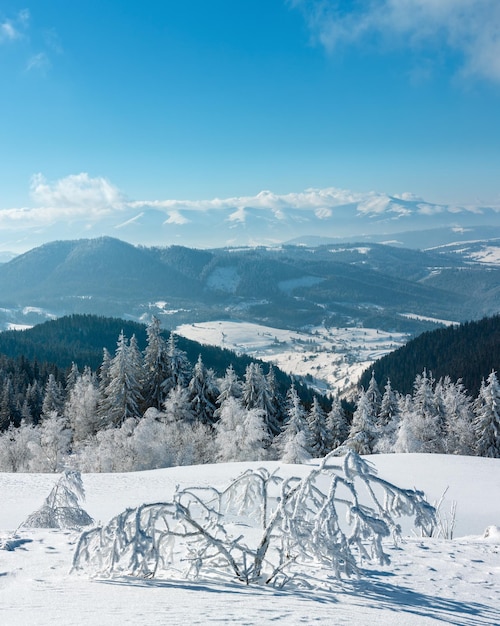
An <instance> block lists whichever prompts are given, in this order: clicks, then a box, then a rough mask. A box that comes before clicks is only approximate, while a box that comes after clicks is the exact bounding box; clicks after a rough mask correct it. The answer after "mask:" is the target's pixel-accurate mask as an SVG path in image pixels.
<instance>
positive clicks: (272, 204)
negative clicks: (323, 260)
mask: <svg viewBox="0 0 500 626" xmlns="http://www.w3.org/2000/svg"><path fill="white" fill-rule="evenodd" d="M30 193H31V199H32V203H33V206H31V207H22V208H4V209H0V234H1V235H2V237H0V247H2V248H5V249H7V250H17V251H19V250H20V251H25V250H26V249H29V248H32V247H34V246H36V245H41V244H42V243H45V242H47V241H52V240H54V239H79V238H81V237H99V236H104V235H105V236H119V237H121V238H125V239H126V240H128V241H130V242H131V243H136V244H144V245H170V244H172V243H174V242H181V243H182V244H183V245H191V246H193V245H194V246H200V247H204V246H206V245H207V242H209V243H210V245H211V246H221V245H254V244H255V245H257V244H259V245H267V244H269V243H277V242H279V241H286V240H291V239H292V238H294V237H297V236H299V235H304V234H309V235H323V236H328V235H329V234H330V235H332V236H335V237H338V236H344V235H349V236H350V237H352V236H358V235H360V236H363V235H366V234H367V233H369V232H372V233H375V232H383V233H389V232H402V231H405V230H414V229H415V228H417V227H418V228H420V229H422V228H430V227H438V226H442V225H444V224H448V225H453V226H467V225H468V222H470V221H471V219H475V218H474V215H477V216H478V217H479V218H481V217H482V216H483V211H486V215H485V219H490V218H491V217H493V221H494V220H496V219H497V218H496V215H497V214H498V213H500V206H492V207H488V208H487V209H483V208H482V207H480V206H473V207H469V206H448V205H441V204H433V203H430V202H427V201H425V200H423V199H421V198H418V197H416V196H414V195H413V194H406V193H405V194H400V195H394V196H391V195H388V194H384V193H378V192H368V193H359V192H355V191H350V190H346V189H338V188H336V187H329V188H325V189H315V188H313V189H305V190H304V191H300V192H296V193H295V192H294V193H286V194H277V193H274V192H272V191H261V192H260V193H258V194H256V195H253V196H233V197H228V198H212V199H205V200H185V199H181V200H177V199H166V200H155V199H152V200H131V199H129V198H127V197H126V196H125V194H124V193H123V192H122V191H121V190H120V189H119V188H118V187H117V186H115V185H114V184H113V183H112V182H110V181H109V180H107V179H106V178H103V177H92V176H90V175H89V174H88V173H86V172H82V173H80V174H72V175H70V176H66V177H64V178H61V179H59V180H56V181H48V180H47V179H46V178H45V177H44V176H43V175H42V174H36V175H34V176H33V177H32V179H31V186H30ZM486 216H488V217H486ZM476 221H477V220H476ZM481 223H482V221H481ZM375 229H377V230H376V231H375Z"/></svg>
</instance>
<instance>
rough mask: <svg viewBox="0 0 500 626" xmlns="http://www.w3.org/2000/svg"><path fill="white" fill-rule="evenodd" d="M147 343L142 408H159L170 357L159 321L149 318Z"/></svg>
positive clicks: (161, 402)
mask: <svg viewBox="0 0 500 626" xmlns="http://www.w3.org/2000/svg"><path fill="white" fill-rule="evenodd" d="M146 332H147V345H146V349H145V351H144V363H143V381H142V384H143V392H142V395H143V397H144V408H148V407H155V408H156V409H161V407H162V405H163V402H164V401H165V398H166V394H167V392H168V390H166V389H165V386H164V385H163V383H164V382H165V380H167V379H168V378H169V376H170V359H169V356H168V349H167V342H166V341H165V340H164V339H163V337H162V335H161V327H160V321H159V319H158V318H157V317H154V316H153V318H152V319H151V323H150V324H149V325H148V327H147V331H146Z"/></svg>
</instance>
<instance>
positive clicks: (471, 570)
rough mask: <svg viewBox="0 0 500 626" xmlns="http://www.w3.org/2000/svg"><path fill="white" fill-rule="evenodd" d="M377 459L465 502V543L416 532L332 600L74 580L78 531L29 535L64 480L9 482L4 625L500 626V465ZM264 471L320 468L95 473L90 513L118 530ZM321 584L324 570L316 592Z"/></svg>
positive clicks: (0, 560) (461, 527)
mask: <svg viewBox="0 0 500 626" xmlns="http://www.w3.org/2000/svg"><path fill="white" fill-rule="evenodd" d="M369 460H370V461H371V462H372V463H373V464H374V465H375V466H376V467H377V469H378V472H379V476H381V477H382V478H385V479H387V480H389V481H391V482H394V483H395V484H397V485H398V486H401V487H405V488H414V487H416V488H418V489H423V490H424V491H425V493H426V495H427V498H428V500H429V501H430V502H434V501H435V500H437V499H439V498H440V496H441V495H442V493H443V492H444V490H445V489H446V488H447V487H448V491H447V493H446V499H445V502H444V505H443V511H444V513H445V514H446V513H447V512H448V511H449V510H450V506H451V502H452V501H453V500H455V501H456V503H457V513H456V520H457V523H456V532H455V538H454V539H435V538H420V537H418V536H416V535H415V534H412V533H411V532H410V531H407V530H406V529H405V530H404V534H405V535H407V536H406V538H405V540H404V541H403V543H402V544H401V545H400V547H398V548H396V547H394V546H393V544H392V541H387V543H384V545H385V548H386V551H388V552H389V554H390V556H391V559H392V563H391V565H388V566H380V565H377V564H374V565H373V566H370V567H369V568H368V571H366V572H365V573H366V575H365V576H363V577H362V578H360V579H358V580H352V579H347V580H346V579H344V580H343V581H341V582H338V583H335V584H334V586H333V590H330V591H325V590H324V588H321V587H319V588H318V589H313V590H298V589H297V588H294V587H293V586H290V587H285V588H284V589H283V590H277V589H274V588H270V587H266V586H245V585H244V584H243V583H238V582H231V581H228V582H227V583H222V582H214V581H213V580H211V581H210V580H207V579H203V578H199V579H198V580H196V581H194V582H193V581H184V580H181V579H179V580H166V579H161V578H153V579H144V578H141V579H137V578H131V577H120V578H103V579H102V578H101V579H99V578H89V577H88V576H87V575H86V574H81V573H78V574H74V573H70V569H71V565H72V557H73V553H74V549H75V544H76V542H77V541H78V537H79V533H78V532H75V531H67V530H44V529H31V528H25V529H18V526H19V525H20V524H21V523H22V522H23V521H24V520H25V519H26V517H27V516H28V515H29V514H30V513H31V512H33V511H34V510H36V509H38V508H39V507H40V505H41V504H42V502H43V501H44V499H45V497H46V496H47V495H48V493H49V491H50V490H51V488H52V487H53V485H54V484H55V482H56V481H57V479H58V476H55V475H48V474H45V475H42V474H0V502H1V505H0V624H2V625H4V626H21V625H22V626H27V625H30V626H45V625H47V626H48V625H49V624H50V625H51V626H53V625H54V624H64V625H65V626H72V625H75V626H76V625H85V626H94V625H95V626H103V625H105V626H107V625H116V626H118V625H120V626H122V625H125V624H130V625H132V624H133V625H135V626H137V625H142V624H144V625H148V626H154V625H165V624H182V625H187V624H189V625H191V624H203V625H205V624H246V625H250V624H275V623H279V624H286V625H287V626H290V625H296V624H334V625H336V624H350V625H351V624H355V625H357V624H370V625H371V626H373V625H375V624H381V625H382V624H383V625H384V626H391V625H396V624H397V625H398V626H401V625H403V626H406V625H409V626H412V625H420V624H422V625H425V624H453V625H482V624H489V625H494V624H499V623H500V528H499V526H500V459H484V458H476V457H459V456H441V455H418V454H415V455H412V454H407V455H397V454H394V455H379V456H371V457H369ZM314 464H317V461H316V462H315V461H312V462H311V465H314ZM263 465H265V466H266V467H268V469H270V470H272V469H274V468H276V467H277V466H279V467H280V473H281V474H282V475H283V476H287V475H299V476H302V475H304V474H305V473H306V472H307V471H308V469H310V466H309V468H308V466H305V465H304V466H297V465H282V464H279V463H277V462H272V463H271V462H269V463H265V464H264V463H231V464H219V465H206V466H193V467H175V468H168V469H162V470H154V471H146V472H138V473H130V474H91V475H89V474H84V475H83V477H82V478H83V483H84V486H85V489H86V496H87V498H86V501H85V502H84V503H83V507H84V508H85V510H86V511H87V512H88V513H89V514H90V515H91V516H92V517H93V518H94V519H95V520H96V521H102V522H106V521H108V520H109V519H110V518H111V517H112V516H114V515H116V514H118V513H120V512H121V511H123V510H124V509H125V508H127V507H133V506H137V505H139V504H141V503H143V502H158V501H166V500H168V499H170V497H171V495H172V493H173V491H174V489H175V486H176V485H180V486H191V485H213V486H217V487H223V486H225V485H226V484H227V483H228V482H229V481H230V480H231V479H232V478H235V477H237V476H238V475H240V474H241V472H242V471H244V470H245V469H246V468H248V467H254V468H255V467H261V466H263ZM486 528H489V530H488V533H487V535H488V536H487V537H484V533H485V529H486ZM407 533H409V534H407ZM6 542H8V543H6ZM2 545H3V546H4V549H1V546H2ZM5 547H9V548H10V550H7V549H5ZM318 578H319V576H318ZM314 579H315V576H314V571H313V572H310V582H311V584H312V585H313V586H314V582H315V580H314Z"/></svg>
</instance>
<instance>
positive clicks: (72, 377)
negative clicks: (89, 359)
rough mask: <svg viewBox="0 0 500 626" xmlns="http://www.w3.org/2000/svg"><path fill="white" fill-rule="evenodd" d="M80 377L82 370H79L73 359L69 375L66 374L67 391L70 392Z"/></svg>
mask: <svg viewBox="0 0 500 626" xmlns="http://www.w3.org/2000/svg"><path fill="white" fill-rule="evenodd" d="M79 377H80V372H79V370H78V365H77V364H76V363H75V362H74V361H73V363H71V367H70V369H69V372H68V375H67V376H66V393H69V391H70V390H71V389H72V388H73V386H74V384H75V383H76V381H77V380H78V379H79Z"/></svg>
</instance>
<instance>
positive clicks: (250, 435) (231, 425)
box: [215, 396, 269, 462]
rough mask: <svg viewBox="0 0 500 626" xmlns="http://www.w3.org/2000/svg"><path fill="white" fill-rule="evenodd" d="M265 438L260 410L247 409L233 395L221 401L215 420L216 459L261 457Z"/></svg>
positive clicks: (254, 458) (263, 451)
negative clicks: (216, 419)
mask: <svg viewBox="0 0 500 626" xmlns="http://www.w3.org/2000/svg"><path fill="white" fill-rule="evenodd" d="M268 439H269V434H268V432H267V428H266V425H265V423H264V415H263V411H262V409H246V408H245V407H244V406H243V404H242V402H241V399H238V398H233V397H232V396H229V397H227V398H226V399H225V400H224V401H223V402H222V404H221V406H220V410H219V420H218V421H217V422H216V423H215V447H216V450H217V460H218V461H222V462H229V461H259V460H262V459H264V458H265V456H266V451H265V448H266V447H267V444H268Z"/></svg>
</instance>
